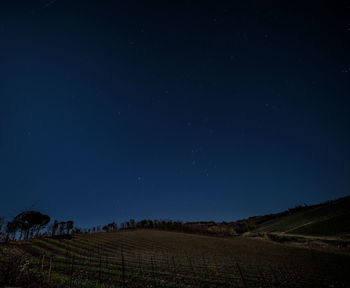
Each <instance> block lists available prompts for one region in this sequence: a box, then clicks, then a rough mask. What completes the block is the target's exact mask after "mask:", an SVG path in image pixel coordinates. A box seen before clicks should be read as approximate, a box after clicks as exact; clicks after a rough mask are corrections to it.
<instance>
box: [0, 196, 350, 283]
mask: <svg viewBox="0 0 350 288" xmlns="http://www.w3.org/2000/svg"><path fill="white" fill-rule="evenodd" d="M349 204H350V197H346V198H342V199H338V200H335V201H330V202H326V203H323V204H319V205H313V206H299V207H296V208H293V209H289V210H288V211H285V212H281V213H277V214H270V215H265V216H257V217H251V218H248V219H245V220H239V221H236V222H227V223H226V222H223V223H215V222H196V223H182V222H180V221H165V220H164V221H163V220H142V221H138V222H136V221H134V220H130V221H127V222H124V223H120V224H119V225H118V224H117V223H116V222H112V223H109V224H107V225H103V226H97V227H92V228H86V229H81V228H78V227H74V222H73V221H57V220H55V221H53V222H52V223H51V224H50V218H49V216H48V215H44V214H41V213H40V212H37V211H25V212H22V213H20V214H18V215H17V216H15V217H14V218H13V219H10V220H8V221H2V222H1V223H0V231H1V232H0V233H1V234H0V236H1V244H0V287H3V286H9V287H244V288H247V287H350V279H349V273H348V272H347V271H350V251H349V249H348V248H347V245H348V243H349V235H350V233H349V230H350V225H349V219H350V217H349V213H350V212H349V211H350V209H349V208H350V205H349ZM185 232H189V233H191V234H189V233H185ZM196 234H197V235H196ZM199 234H200V235H199ZM203 234H204V235H203ZM205 234H207V235H205ZM213 235H214V236H225V237H208V236H213ZM232 236H235V237H232ZM238 236H240V237H238ZM270 240H273V241H270ZM284 242H288V243H294V244H288V245H285V244H284ZM321 242H322V243H323V244H333V245H334V246H337V248H336V249H328V248H327V247H326V248H325V249H314V248H315V247H314V246H313V245H312V243H321ZM300 243H303V244H304V245H299V244H300ZM298 246H299V247H298ZM321 246H322V245H321ZM323 246H324V245H323ZM323 246H322V247H323Z"/></svg>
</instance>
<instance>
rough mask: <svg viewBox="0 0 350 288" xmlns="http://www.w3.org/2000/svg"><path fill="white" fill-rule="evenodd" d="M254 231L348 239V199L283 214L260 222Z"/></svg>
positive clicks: (349, 206)
mask: <svg viewBox="0 0 350 288" xmlns="http://www.w3.org/2000/svg"><path fill="white" fill-rule="evenodd" d="M254 231H255V232H265V233H276V232H278V233H285V234H290V235H303V236H316V237H333V238H340V239H349V238H350V197H344V198H340V199H337V200H334V201H328V202H326V203H322V204H318V205H313V206H307V207H305V208H304V209H300V210H299V211H296V212H295V213H293V212H291V213H285V214H284V215H283V216H281V217H279V216H278V217H275V218H273V219H271V220H269V221H264V222H262V223H261V224H260V225H258V227H257V228H256V229H254Z"/></svg>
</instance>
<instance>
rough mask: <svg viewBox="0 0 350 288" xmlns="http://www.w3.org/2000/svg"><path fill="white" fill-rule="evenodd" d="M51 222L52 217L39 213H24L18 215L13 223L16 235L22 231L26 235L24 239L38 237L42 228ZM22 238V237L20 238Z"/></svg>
mask: <svg viewBox="0 0 350 288" xmlns="http://www.w3.org/2000/svg"><path fill="white" fill-rule="evenodd" d="M49 222H50V217H49V216H48V215H45V214H41V213H40V212H37V211H24V212H22V213H20V214H18V215H17V216H16V217H15V218H14V219H13V221H12V225H13V229H14V230H15V232H14V233H16V231H17V230H20V233H21V235H22V232H23V233H24V239H28V238H33V237H34V236H37V235H38V234H39V232H40V230H41V229H42V228H44V227H45V226H46V225H47V224H48V223H49ZM20 238H21V236H20Z"/></svg>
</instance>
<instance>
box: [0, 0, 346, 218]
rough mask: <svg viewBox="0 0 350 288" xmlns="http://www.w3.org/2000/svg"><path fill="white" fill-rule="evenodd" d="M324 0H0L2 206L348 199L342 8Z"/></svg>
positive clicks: (96, 207)
mask: <svg viewBox="0 0 350 288" xmlns="http://www.w3.org/2000/svg"><path fill="white" fill-rule="evenodd" d="M304 2H308V3H307V4H306V3H304ZM321 2H322V1H321ZM325 2H326V1H325ZM327 2H328V3H320V1H288V2H285V1H283V3H282V2H281V1H258V0H256V1H243V0H242V1H102V0H99V1H97V0H96V1H88V0H86V1H68V0H57V1H48V0H47V1H43V0H42V1H39V0H38V1H34V0H33V1H13V0H11V1H1V2H0V79H1V82H0V83H1V85H0V192H1V202H0V211H1V215H4V216H13V215H14V214H15V213H16V212H17V211H20V210H21V209H25V208H28V207H31V205H32V204H35V207H36V209H38V210H40V211H42V212H45V213H47V214H49V215H50V216H51V217H52V218H55V219H62V220H64V219H73V220H75V222H76V223H77V224H79V225H95V224H104V223H107V222H109V221H111V220H115V221H118V222H119V221H124V220H127V219H129V218H135V219H137V220H138V219H141V218H167V219H174V220H178V219H179V220H184V221H192V220H194V221H195V220H217V221H221V220H226V221H230V220H235V219H238V218H244V217H248V216H252V215H259V214H264V213H270V212H276V211H280V210H283V209H286V208H290V207H293V206H295V205H297V204H303V203H308V204H310V203H317V202H321V201H325V200H328V199H334V198H337V197H341V196H345V195H348V194H349V188H350V175H349V174H350V165H349V161H350V153H349V147H350V137H349V131H350V129H349V128H350V127H349V126H350V113H349V104H350V103H349V102H350V101H349V95H350V93H349V92H350V90H349V88H350V81H349V79H350V54H349V51H350V30H349V29H350V22H349V19H350V17H349V15H350V14H349V12H350V9H349V8H347V6H346V5H345V2H344V4H342V2H341V1H327ZM333 2H337V3H333Z"/></svg>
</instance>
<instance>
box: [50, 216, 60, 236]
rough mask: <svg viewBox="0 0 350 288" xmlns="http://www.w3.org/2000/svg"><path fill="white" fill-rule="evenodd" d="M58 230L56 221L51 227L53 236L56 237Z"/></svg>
mask: <svg viewBox="0 0 350 288" xmlns="http://www.w3.org/2000/svg"><path fill="white" fill-rule="evenodd" d="M57 230H58V221H57V220H55V221H54V222H53V224H52V225H51V236H55V235H56V233H57Z"/></svg>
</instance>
